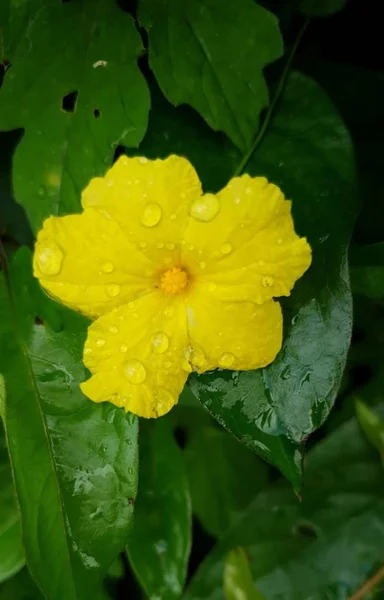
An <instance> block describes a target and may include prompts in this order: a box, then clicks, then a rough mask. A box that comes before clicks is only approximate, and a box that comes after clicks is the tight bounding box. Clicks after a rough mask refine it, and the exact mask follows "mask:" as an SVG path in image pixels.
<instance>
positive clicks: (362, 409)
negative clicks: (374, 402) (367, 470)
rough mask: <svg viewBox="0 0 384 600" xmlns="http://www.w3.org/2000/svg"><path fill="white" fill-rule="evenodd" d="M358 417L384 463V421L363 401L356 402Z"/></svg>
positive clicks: (368, 438)
mask: <svg viewBox="0 0 384 600" xmlns="http://www.w3.org/2000/svg"><path fill="white" fill-rule="evenodd" d="M356 415H357V419H358V421H359V424H360V427H361V428H362V430H363V431H364V433H365V435H366V437H367V440H368V441H369V443H370V444H372V446H373V447H374V448H376V450H377V451H378V452H379V453H380V456H381V459H382V460H383V461H384V421H383V420H382V419H380V418H379V417H378V416H377V415H376V413H375V412H373V410H372V409H371V408H369V406H367V405H366V404H364V402H361V400H357V401H356Z"/></svg>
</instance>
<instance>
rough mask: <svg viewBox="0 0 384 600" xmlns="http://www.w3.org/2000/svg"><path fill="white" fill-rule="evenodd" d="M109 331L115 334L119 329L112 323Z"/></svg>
mask: <svg viewBox="0 0 384 600" xmlns="http://www.w3.org/2000/svg"><path fill="white" fill-rule="evenodd" d="M109 332H110V333H113V334H114V335H115V334H116V333H119V330H118V328H117V327H116V325H111V326H110V328H109Z"/></svg>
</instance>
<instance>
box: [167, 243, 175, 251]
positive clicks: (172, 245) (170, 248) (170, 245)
mask: <svg viewBox="0 0 384 600" xmlns="http://www.w3.org/2000/svg"><path fill="white" fill-rule="evenodd" d="M165 245H166V247H167V248H168V250H173V249H174V247H175V244H172V243H169V244H165Z"/></svg>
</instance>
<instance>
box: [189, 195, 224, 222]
mask: <svg viewBox="0 0 384 600" xmlns="http://www.w3.org/2000/svg"><path fill="white" fill-rule="evenodd" d="M219 210H220V202H219V199H218V197H217V196H214V195H213V194H205V196H202V197H201V198H198V199H197V200H195V202H193V204H192V206H191V211H190V214H191V217H193V218H194V219H196V221H201V222H203V223H209V221H212V220H213V219H214V218H215V217H216V216H217V215H218V214H219Z"/></svg>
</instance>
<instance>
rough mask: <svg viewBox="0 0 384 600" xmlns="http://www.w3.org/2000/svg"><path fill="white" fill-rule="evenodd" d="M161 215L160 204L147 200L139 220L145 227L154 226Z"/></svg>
mask: <svg viewBox="0 0 384 600" xmlns="http://www.w3.org/2000/svg"><path fill="white" fill-rule="evenodd" d="M161 215H162V210H161V206H159V205H158V204H156V202H148V204H146V205H145V207H144V210H143V214H142V215H141V222H142V224H143V225H144V226H145V227H154V226H155V225H157V224H158V223H159V222H160V219H161Z"/></svg>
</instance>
